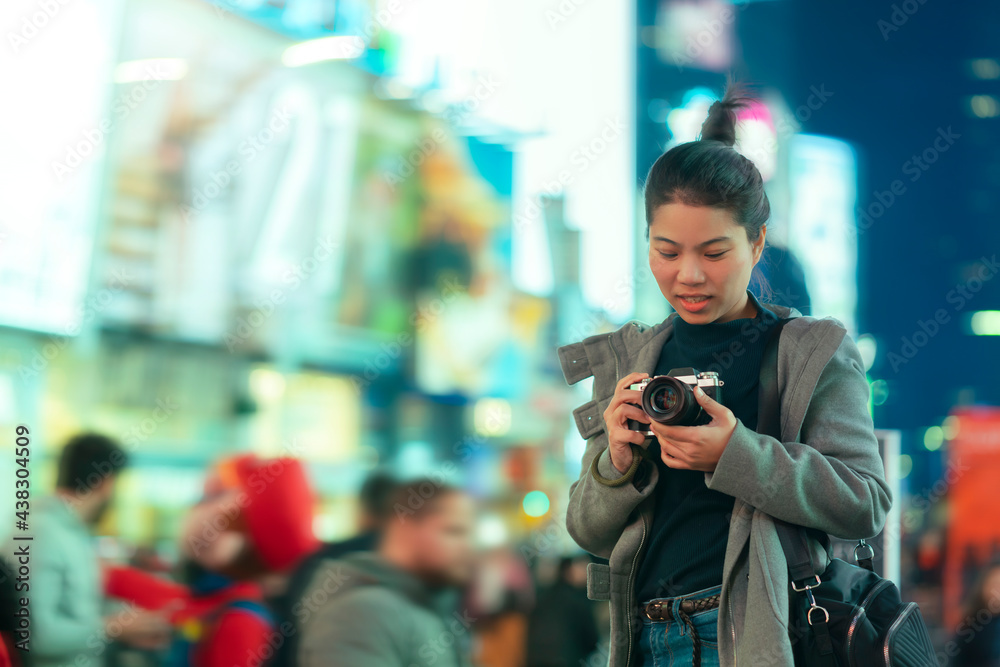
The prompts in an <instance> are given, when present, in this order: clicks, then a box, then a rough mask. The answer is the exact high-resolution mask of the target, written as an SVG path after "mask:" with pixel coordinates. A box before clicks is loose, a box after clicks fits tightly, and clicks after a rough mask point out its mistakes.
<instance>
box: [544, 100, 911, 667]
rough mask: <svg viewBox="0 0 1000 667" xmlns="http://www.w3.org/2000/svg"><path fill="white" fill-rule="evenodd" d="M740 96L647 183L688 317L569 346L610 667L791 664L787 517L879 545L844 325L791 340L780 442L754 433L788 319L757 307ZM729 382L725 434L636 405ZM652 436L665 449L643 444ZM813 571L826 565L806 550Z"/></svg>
mask: <svg viewBox="0 0 1000 667" xmlns="http://www.w3.org/2000/svg"><path fill="white" fill-rule="evenodd" d="M745 103H746V100H745V99H743V98H738V97H736V96H735V95H734V94H733V93H732V92H727V94H726V96H725V97H724V99H723V100H721V101H720V102H716V103H715V104H713V105H712V107H711V109H710V110H709V116H708V119H707V120H706V121H705V124H704V125H703V127H702V138H701V140H700V141H693V142H689V143H685V144H681V145H679V146H676V147H674V148H672V149H670V150H669V151H667V152H666V153H665V154H664V155H662V156H661V157H660V158H659V159H658V160H657V161H656V163H655V164H654V165H653V167H652V168H651V169H650V172H649V176H648V178H647V180H646V188H645V208H646V222H647V225H648V230H647V232H648V234H647V235H648V238H649V266H650V269H651V270H652V273H653V276H654V277H655V278H656V281H657V284H658V285H659V287H660V291H661V292H662V293H663V296H664V298H666V300H667V301H668V302H669V304H670V305H671V306H672V308H673V309H674V310H675V311H676V312H675V313H673V314H672V315H671V316H670V317H668V318H667V319H666V320H664V321H663V322H661V323H660V324H658V325H656V326H653V327H646V326H644V325H641V324H638V323H629V324H627V325H625V326H624V327H622V328H621V329H619V330H618V331H615V332H614V333H612V334H610V335H600V336H593V337H591V338H588V339H587V340H584V341H583V342H580V343H575V344H572V345H568V346H566V347H563V348H561V349H560V359H561V362H562V364H563V370H564V373H565V375H566V378H567V380H568V381H569V382H570V383H574V382H577V381H579V380H581V379H583V378H586V377H589V376H591V375H593V376H594V385H593V392H594V393H593V400H591V401H589V402H588V403H586V404H584V405H583V406H581V407H580V408H578V409H577V410H575V411H574V415H575V417H576V421H577V425H578V428H579V430H580V432H581V434H582V435H583V437H585V438H587V448H586V451H585V453H584V456H583V467H582V473H581V476H580V479H579V480H577V481H576V482H575V483H574V484H573V486H572V488H571V491H570V503H569V508H568V510H567V515H566V524H567V528H568V530H569V532H570V534H571V535H572V536H573V538H574V539H575V540H576V542H577V543H578V544H579V545H580V546H582V547H583V548H584V549H586V550H588V551H590V552H591V553H594V554H596V555H598V556H601V557H604V558H608V559H609V564H608V565H607V566H601V565H594V566H591V568H590V573H589V581H588V586H589V590H590V594H591V597H593V598H595V599H609V600H610V601H611V616H612V621H611V625H612V628H611V634H612V636H611V646H610V653H611V655H610V665H611V666H612V667H624V666H625V665H653V664H656V665H691V664H695V665H698V664H701V665H706V666H707V665H728V666H733V665H736V664H737V663H738V664H739V665H741V666H748V667H757V666H758V665H792V664H793V653H792V646H791V640H790V639H789V634H788V590H789V588H788V586H789V584H788V571H787V563H786V561H785V557H784V555H783V552H782V550H781V544H780V542H779V540H778V536H777V533H776V531H775V525H774V522H773V518H778V519H783V520H785V521H789V522H792V523H796V524H800V525H803V526H807V527H811V528H815V529H817V530H818V531H823V532H826V533H828V534H830V535H835V536H837V537H842V538H849V539H855V538H861V537H870V536H872V535H875V534H876V533H878V532H879V531H880V530H881V528H882V525H883V523H884V521H885V516H886V513H887V512H888V510H889V507H890V504H891V497H890V493H889V490H888V487H887V486H886V483H885V479H884V469H883V465H882V461H881V460H880V458H879V453H878V444H877V441H876V439H875V435H874V431H873V426H872V420H871V417H870V416H869V413H868V407H867V401H868V383H867V381H866V379H865V372H864V366H863V364H862V361H861V357H860V355H859V353H858V350H857V347H856V346H855V344H854V342H853V341H852V340H851V338H850V336H848V335H847V333H846V331H845V329H844V327H843V325H842V324H841V323H840V322H838V321H837V320H835V319H833V318H825V319H815V318H811V317H795V318H794V319H792V320H791V321H789V322H788V324H787V325H786V326H785V327H784V328H783V329H782V331H781V335H780V345H779V352H778V355H779V356H778V387H779V392H780V410H781V424H782V441H778V440H776V439H774V438H771V437H769V436H764V435H760V434H758V433H756V432H755V430H754V429H755V427H756V424H757V386H758V376H759V371H760V360H761V355H762V352H763V348H764V345H765V342H766V341H767V334H768V333H769V332H770V331H771V328H772V327H773V326H774V325H775V323H776V322H777V320H778V319H779V318H787V317H791V316H795V315H798V314H799V313H798V311H793V310H790V309H788V308H784V307H781V306H773V305H768V306H765V305H763V304H762V303H760V302H759V301H758V300H757V298H755V297H754V295H753V294H751V293H750V292H749V291H748V289H747V288H748V285H749V282H750V277H751V273H752V271H753V267H754V265H755V264H756V263H757V262H758V260H759V259H760V255H761V252H762V251H763V249H764V239H765V236H766V233H767V227H766V223H767V219H768V216H769V214H770V206H769V204H768V200H767V196H766V195H765V194H764V187H763V181H762V179H761V176H760V173H759V172H758V171H757V168H756V167H755V166H754V165H753V163H752V162H751V161H750V160H748V159H746V158H745V157H743V156H742V155H740V154H739V153H737V152H736V150H735V149H734V148H733V145H734V143H735V136H736V133H735V126H736V110H737V109H738V108H740V107H741V106H743V105H745ZM683 367H691V368H694V369H696V370H697V371H715V372H717V373H718V374H719V379H720V380H721V381H722V382H723V383H724V384H723V387H722V402H721V403H720V402H716V401H714V400H712V398H710V397H709V396H708V395H707V394H706V393H705V392H704V391H701V390H697V391H696V392H695V395H696V399H697V401H698V403H699V404H700V406H701V408H702V409H703V410H704V411H705V413H707V415H708V417H710V418H711V421H710V422H709V423H707V424H704V425H700V426H677V425H675V426H667V425H663V424H660V423H657V422H651V421H650V419H649V418H648V417H647V416H646V414H645V413H644V412H643V410H642V409H641V408H640V407H639V401H640V397H641V393H640V392H639V391H635V390H632V389H630V386H631V385H632V384H633V383H637V382H639V381H640V380H642V379H643V378H647V377H651V376H655V375H664V374H667V373H668V372H669V371H670V370H672V369H674V368H683ZM628 420H637V421H639V422H643V423H648V424H649V427H648V428H649V429H651V431H652V433H653V434H654V436H655V437H652V438H649V439H648V440H647V438H646V436H644V435H643V433H642V432H640V431H637V430H630V429H629V428H628ZM810 547H811V552H812V555H813V558H814V565H816V567H817V568H818V570H817V571H822V568H824V567H825V566H826V564H827V563H828V562H829V557H830V556H829V552H828V551H827V549H826V548H825V547H824V546H823V544H822V543H821V542H820V541H818V540H815V539H810Z"/></svg>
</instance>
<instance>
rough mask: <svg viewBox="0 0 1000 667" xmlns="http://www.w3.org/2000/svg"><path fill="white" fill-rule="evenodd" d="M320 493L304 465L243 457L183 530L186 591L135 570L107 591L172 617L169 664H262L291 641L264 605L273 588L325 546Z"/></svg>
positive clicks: (112, 580) (226, 467) (213, 477)
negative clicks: (317, 518)
mask: <svg viewBox="0 0 1000 667" xmlns="http://www.w3.org/2000/svg"><path fill="white" fill-rule="evenodd" d="M314 505H315V497H314V496H313V493H312V489H311V486H310V484H309V480H308V478H307V476H306V473H305V468H304V466H303V465H302V463H301V462H300V461H298V460H296V459H292V458H277V459H261V458H258V457H257V456H254V455H252V454H241V455H237V456H232V457H228V458H225V459H223V460H222V461H220V462H219V463H217V464H216V465H215V466H213V467H212V469H211V470H210V471H209V474H208V477H207V479H206V482H205V488H204V494H203V497H202V499H201V500H200V501H199V502H198V504H197V505H195V506H194V507H193V508H191V510H190V511H189V512H188V514H187V516H186V517H185V520H184V525H183V527H182V530H181V544H180V552H181V555H182V558H183V571H184V577H183V578H184V583H185V584H186V588H185V587H181V590H180V591H178V590H177V588H178V587H176V586H169V585H166V584H165V583H164V582H162V581H159V580H158V578H157V577H155V576H152V575H149V574H148V573H144V572H142V571H140V570H138V569H136V568H115V569H112V570H111V571H110V573H109V591H110V592H111V593H112V594H114V595H115V596H116V597H120V598H126V599H131V600H134V601H135V603H136V604H139V605H143V606H150V607H153V608H158V609H160V608H162V609H167V608H169V610H170V612H169V613H170V619H171V622H172V623H173V624H174V626H175V633H174V638H173V643H172V645H171V651H170V655H169V657H168V664H169V666H170V667H189V666H190V667H232V666H233V665H239V666H240V667H260V665H262V664H264V663H265V662H266V661H267V660H269V659H270V658H271V656H272V655H273V652H274V647H275V646H278V645H280V644H281V643H282V642H283V641H284V636H283V634H282V631H281V627H280V626H279V625H278V624H277V623H275V620H274V616H273V614H272V613H271V610H270V609H269V608H268V605H267V604H266V602H265V598H266V587H267V584H268V582H270V581H272V580H275V579H279V580H280V578H281V577H283V576H285V575H287V573H288V572H289V571H291V570H292V569H293V568H294V567H295V566H296V565H297V564H298V563H299V562H300V561H301V560H302V558H304V557H305V556H306V555H307V554H309V553H312V552H313V551H314V550H315V549H316V546H317V544H318V541H317V540H316V538H315V536H314V534H313V528H312V525H313V508H314Z"/></svg>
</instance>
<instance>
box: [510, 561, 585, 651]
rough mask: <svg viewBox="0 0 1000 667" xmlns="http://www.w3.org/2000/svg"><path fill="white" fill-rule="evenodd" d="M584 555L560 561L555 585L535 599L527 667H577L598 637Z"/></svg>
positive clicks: (530, 618)
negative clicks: (589, 595)
mask: <svg viewBox="0 0 1000 667" xmlns="http://www.w3.org/2000/svg"><path fill="white" fill-rule="evenodd" d="M588 562H590V558H589V557H587V556H583V555H580V556H576V557H572V556H565V557H563V558H561V559H560V560H559V570H558V573H557V574H556V580H555V583H553V584H552V585H551V586H549V587H548V588H547V589H546V590H544V591H542V593H541V594H540V595H539V596H538V603H537V604H536V605H535V609H534V610H533V611H532V613H531V616H530V617H529V619H528V661H527V667H579V665H581V664H586V659H587V657H588V656H589V655H590V654H591V653H593V652H594V649H596V648H597V643H598V641H599V639H600V634H599V633H598V630H597V621H596V619H595V617H594V606H593V603H592V602H591V601H590V600H588V599H587V563H588Z"/></svg>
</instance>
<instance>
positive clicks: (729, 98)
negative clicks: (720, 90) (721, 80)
mask: <svg viewBox="0 0 1000 667" xmlns="http://www.w3.org/2000/svg"><path fill="white" fill-rule="evenodd" d="M741 93H742V91H741V90H740V89H739V88H738V87H737V86H736V85H734V84H733V83H730V84H729V85H728V86H726V93H725V94H724V95H723V96H722V99H721V100H718V101H717V102H713V103H712V106H710V107H709V108H708V118H706V119H705V122H704V123H703V124H702V126H701V139H702V141H706V140H708V141H721V142H722V143H724V144H725V145H727V146H733V145H735V144H736V112H737V111H738V110H740V109H743V108H746V107H748V106H750V102H751V100H750V98H748V97H744V96H743V95H742V94H741Z"/></svg>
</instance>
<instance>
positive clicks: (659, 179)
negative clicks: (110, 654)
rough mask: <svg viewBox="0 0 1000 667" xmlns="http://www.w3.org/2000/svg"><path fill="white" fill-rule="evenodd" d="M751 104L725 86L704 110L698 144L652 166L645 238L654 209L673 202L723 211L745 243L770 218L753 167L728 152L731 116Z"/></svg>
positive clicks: (733, 136) (675, 151) (730, 149)
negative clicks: (738, 228) (743, 232)
mask: <svg viewBox="0 0 1000 667" xmlns="http://www.w3.org/2000/svg"><path fill="white" fill-rule="evenodd" d="M751 101H752V100H751V99H750V98H748V97H745V96H743V95H742V94H741V90H740V89H739V88H738V87H737V86H736V85H734V84H733V83H730V84H729V86H727V88H726V93H725V95H723V97H722V99H721V100H719V101H717V102H715V103H713V104H712V106H711V107H709V109H708V118H707V119H706V120H705V123H704V124H703V125H702V126H701V139H700V140H698V141H689V142H687V143H683V144H680V145H678V146H674V147H673V148H671V149H670V150H668V151H667V152H666V153H664V154H663V155H661V156H660V157H659V158H658V159H657V160H656V162H655V163H653V166H652V167H651V168H650V169H649V174H648V175H647V176H646V185H645V199H646V237H647V238H649V225H650V223H651V222H652V220H653V214H654V213H655V212H656V209H658V208H659V207H660V206H663V205H664V204H672V203H675V202H677V203H682V204H687V205H688V206H711V207H714V208H722V209H726V210H728V211H730V212H731V213H732V214H733V218H734V219H735V220H736V222H737V223H739V224H740V225H741V226H742V227H743V228H744V229H745V230H746V233H747V239H748V240H749V241H750V242H751V243H752V242H754V241H756V240H757V239H758V238H760V230H761V228H762V227H763V226H764V224H765V223H766V222H767V219H768V218H769V217H770V215H771V205H770V203H769V202H768V200H767V195H766V194H765V193H764V180H763V179H762V178H761V175H760V172H759V171H758V170H757V167H756V165H754V163H753V162H752V161H750V160H749V159H748V158H746V157H744V156H743V155H741V154H740V153H738V152H737V151H736V149H735V148H733V145H734V144H735V143H736V112H737V110H738V109H741V108H744V107H746V106H748V105H749V104H750V102H751Z"/></svg>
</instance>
